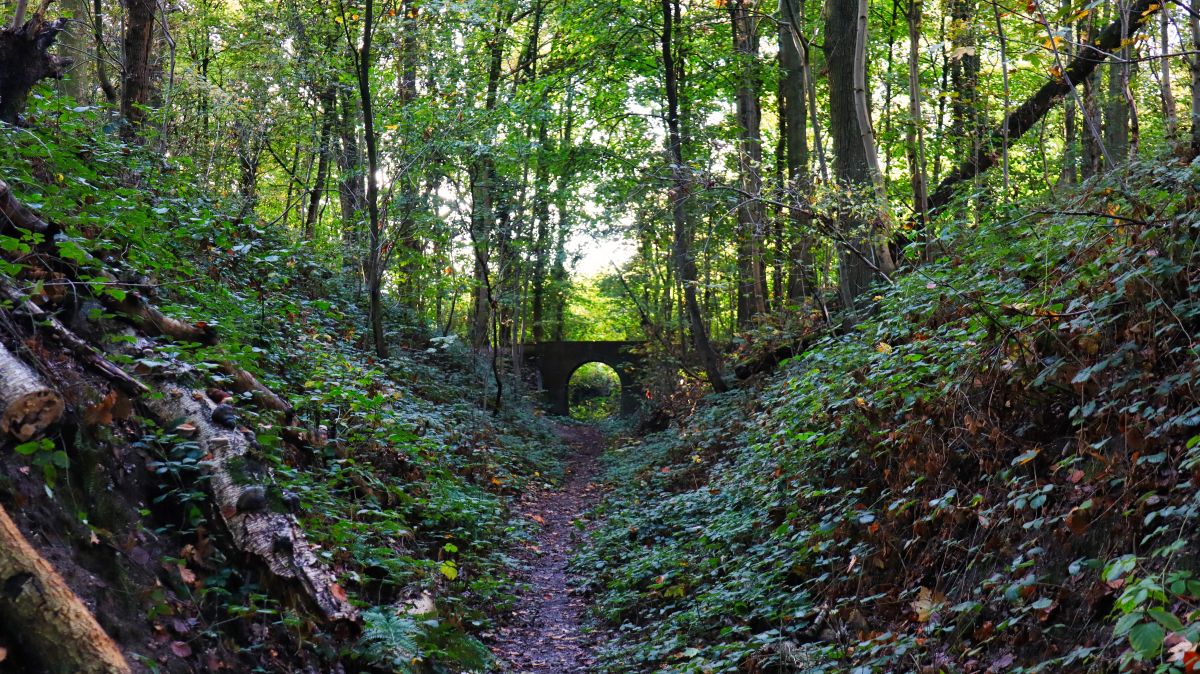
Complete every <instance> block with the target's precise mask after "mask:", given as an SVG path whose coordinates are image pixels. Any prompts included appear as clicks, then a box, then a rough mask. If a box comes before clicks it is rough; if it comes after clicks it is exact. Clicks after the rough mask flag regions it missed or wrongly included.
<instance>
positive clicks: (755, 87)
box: [729, 0, 767, 327]
mask: <svg viewBox="0 0 1200 674" xmlns="http://www.w3.org/2000/svg"><path fill="white" fill-rule="evenodd" d="M729 17H730V25H731V27H732V33H733V51H734V54H735V56H736V57H737V59H738V60H739V61H740V63H739V66H738V67H739V71H740V79H739V82H738V87H737V91H736V93H735V98H736V103H737V122H738V130H739V139H738V172H739V174H740V176H741V184H742V196H741V199H740V202H739V204H738V209H737V213H738V326H739V327H745V326H747V325H749V323H750V321H751V319H752V318H753V317H754V316H756V315H758V314H765V313H766V312H767V307H766V282H765V278H764V273H763V241H764V238H765V225H764V223H763V207H762V201H761V200H760V198H759V197H760V195H761V193H762V139H761V137H760V135H761V131H762V129H761V124H762V110H761V104H760V98H759V96H760V90H761V88H762V79H761V77H759V75H758V72H757V70H758V64H757V62H756V61H757V58H758V20H757V18H756V17H755V16H754V8H753V7H752V6H750V5H749V4H748V0H733V1H732V2H731V3H730V4H729Z"/></svg>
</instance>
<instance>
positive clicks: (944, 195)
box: [929, 0, 1164, 212]
mask: <svg viewBox="0 0 1200 674" xmlns="http://www.w3.org/2000/svg"><path fill="white" fill-rule="evenodd" d="M1163 4H1164V3H1163V1H1162V0H1137V1H1136V2H1134V3H1133V6H1132V7H1130V8H1129V15H1128V19H1127V20H1126V19H1125V18H1122V17H1118V18H1117V20H1116V21H1114V22H1112V23H1110V24H1109V25H1108V27H1107V28H1105V29H1104V32H1102V33H1100V35H1099V37H1097V38H1096V39H1095V40H1094V41H1092V42H1090V43H1084V44H1082V45H1080V48H1079V54H1078V55H1077V56H1076V57H1075V59H1074V60H1072V61H1071V63H1070V65H1068V66H1067V67H1066V69H1065V70H1064V71H1063V73H1062V74H1061V75H1059V76H1057V77H1055V78H1054V79H1052V80H1051V81H1049V82H1047V83H1046V84H1044V85H1042V88H1041V89H1039V90H1038V91H1037V93H1035V94H1034V95H1033V96H1031V97H1029V99H1028V100H1026V101H1025V102H1024V103H1023V104H1021V107H1019V108H1017V109H1016V110H1013V111H1012V112H1011V113H1009V114H1008V116H1007V117H1006V118H1005V119H1004V121H1002V122H1001V123H1000V125H999V126H998V127H996V128H995V129H993V130H992V131H991V133H989V134H988V136H987V138H986V139H985V140H984V142H983V143H981V144H980V146H979V149H977V150H976V151H975V153H974V154H973V155H972V156H971V157H969V158H967V160H966V161H964V162H963V163H962V164H961V165H959V166H958V167H957V168H955V169H954V170H953V171H951V172H950V173H949V174H948V175H947V176H946V177H945V178H944V179H942V182H941V184H939V185H938V188H937V190H936V191H935V192H934V193H933V196H931V197H930V198H929V209H930V211H931V212H935V211H939V210H941V209H942V208H944V207H945V206H946V205H947V204H949V203H950V200H951V199H953V198H954V192H955V189H956V188H957V187H958V185H959V184H960V183H963V182H965V181H968V180H972V179H974V178H975V176H977V175H979V174H981V173H983V172H984V171H987V170H988V169H990V168H992V167H993V166H995V165H996V161H997V160H998V159H999V157H1000V155H1001V153H1002V152H1003V151H1004V149H1005V148H1006V147H1008V146H1009V145H1011V144H1012V143H1013V142H1015V141H1016V140H1017V139H1018V138H1020V137H1021V136H1023V135H1024V134H1025V132H1027V131H1029V130H1030V129H1032V128H1033V127H1034V125H1036V124H1037V123H1038V121H1040V120H1041V119H1042V117H1045V116H1046V113H1047V112H1049V111H1050V110H1051V109H1052V108H1053V107H1054V106H1055V105H1056V104H1057V103H1058V102H1059V101H1060V100H1062V98H1063V96H1065V95H1067V94H1068V93H1070V92H1071V89H1073V88H1074V87H1075V86H1076V85H1077V84H1079V83H1080V82H1083V81H1084V80H1086V79H1087V78H1088V76H1089V75H1091V74H1092V72H1094V71H1095V70H1096V68H1097V67H1099V66H1100V64H1101V63H1104V61H1106V60H1107V59H1108V57H1109V56H1110V55H1111V54H1112V53H1113V52H1114V51H1116V50H1117V49H1119V48H1120V47H1121V44H1122V43H1123V42H1124V41H1125V40H1126V39H1128V38H1129V37H1130V36H1131V35H1133V34H1134V33H1136V32H1137V31H1138V29H1140V28H1141V27H1142V25H1143V24H1144V23H1146V21H1147V20H1148V19H1149V18H1150V17H1151V16H1153V15H1154V13H1155V12H1157V11H1159V10H1160V9H1161V8H1162V5H1163Z"/></svg>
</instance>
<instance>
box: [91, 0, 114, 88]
mask: <svg viewBox="0 0 1200 674" xmlns="http://www.w3.org/2000/svg"><path fill="white" fill-rule="evenodd" d="M92 37H93V39H95V41H96V81H97V82H98V83H99V84H100V91H102V92H104V100H105V102H107V103H108V104H109V105H113V104H115V103H116V102H117V99H118V96H117V89H116V87H114V86H113V83H112V80H110V79H109V77H108V49H107V48H106V45H105V44H104V0H92Z"/></svg>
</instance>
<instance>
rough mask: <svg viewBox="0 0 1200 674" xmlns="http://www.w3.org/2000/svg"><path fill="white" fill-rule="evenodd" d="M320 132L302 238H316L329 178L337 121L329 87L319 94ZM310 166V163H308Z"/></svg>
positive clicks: (335, 107) (334, 102)
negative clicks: (322, 199)
mask: <svg viewBox="0 0 1200 674" xmlns="http://www.w3.org/2000/svg"><path fill="white" fill-rule="evenodd" d="M321 109H322V113H321V114H322V118H321V134H320V140H319V141H318V142H319V143H320V146H319V147H318V148H317V157H318V158H317V175H316V178H315V179H314V180H313V184H312V188H311V189H310V190H309V194H308V212H307V213H305V215H304V240H305V241H314V240H316V238H317V220H318V219H319V218H320V216H321V197H322V196H323V195H324V193H325V183H326V182H328V180H329V163H330V162H329V156H330V155H331V154H332V152H333V147H332V144H333V125H334V123H335V122H336V121H337V100H336V93H335V92H334V90H333V88H332V87H330V88H328V89H326V90H325V92H324V93H323V94H322V95H321ZM309 166H312V164H309Z"/></svg>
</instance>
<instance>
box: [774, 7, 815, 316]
mask: <svg viewBox="0 0 1200 674" xmlns="http://www.w3.org/2000/svg"><path fill="white" fill-rule="evenodd" d="M779 15H780V17H779V63H780V66H781V67H782V70H783V72H782V73H781V76H780V82H779V91H780V99H781V103H780V105H781V109H782V110H783V112H782V114H781V115H780V120H781V123H782V124H783V127H784V133H783V134H782V136H783V141H784V143H783V147H784V150H785V153H786V156H787V165H786V173H785V177H786V180H787V185H788V189H789V190H790V191H794V192H795V194H794V195H793V196H791V197H790V198H791V199H792V200H795V201H798V200H802V199H807V198H808V196H809V195H811V194H812V179H811V178H810V177H809V175H808V171H809V156H808V155H809V152H808V107H809V98H808V89H807V87H806V82H805V79H806V77H805V70H806V68H805V60H806V50H805V48H804V45H803V43H802V40H801V31H802V30H803V28H804V2H802V0H779ZM814 107H815V106H814ZM803 213H807V209H800V208H792V209H790V211H789V223H790V225H791V227H790V235H791V236H790V238H791V239H792V240H793V241H794V242H795V243H794V244H793V245H792V247H791V250H790V251H789V255H788V258H789V269H788V284H787V299H788V300H790V301H792V302H797V301H799V300H800V299H801V298H804V297H812V296H813V295H814V294H815V293H816V279H815V277H814V273H813V272H814V269H813V240H812V236H811V235H810V234H809V232H808V229H809V222H808V219H807V217H806V216H805V215H803ZM779 253H780V254H781V255H782V254H783V250H782V248H781V249H780V251H779Z"/></svg>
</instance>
